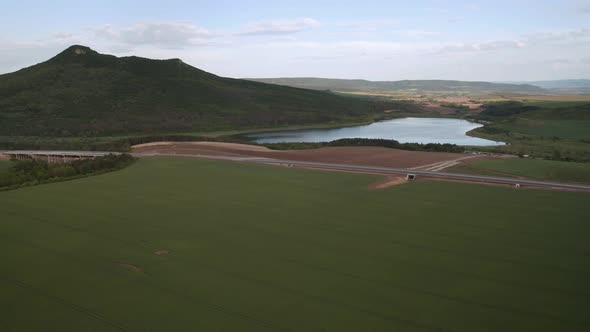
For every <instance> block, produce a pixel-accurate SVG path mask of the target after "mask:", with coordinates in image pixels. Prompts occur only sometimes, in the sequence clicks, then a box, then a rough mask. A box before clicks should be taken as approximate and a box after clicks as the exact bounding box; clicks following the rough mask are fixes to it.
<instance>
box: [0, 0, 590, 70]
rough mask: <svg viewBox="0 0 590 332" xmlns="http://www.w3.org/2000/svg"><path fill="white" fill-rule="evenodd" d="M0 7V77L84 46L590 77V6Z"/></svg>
mask: <svg viewBox="0 0 590 332" xmlns="http://www.w3.org/2000/svg"><path fill="white" fill-rule="evenodd" d="M0 8H1V11H2V19H0V73H8V72H12V71H15V70H18V69H20V68H23V67H26V66H30V65H33V64H36V63H39V62H42V61H45V60H47V59H49V58H50V57H52V56H54V55H56V54H57V53H59V52H60V51H62V50H64V49H65V48H67V47H68V46H71V45H74V44H79V45H85V46H89V47H91V48H92V49H94V50H96V51H98V52H100V53H108V54H114V55H117V56H129V55H137V56H142V57H148V58H157V59H167V58H181V59H182V60H183V61H184V62H185V63H188V64H190V65H192V66H195V67H198V68H200V69H203V70H206V71H209V72H212V73H215V74H217V75H221V76H227V77H236V78H245V77H249V78H254V77H257V78H262V77H329V78H347V79H368V80H402V79H455V80H475V81H533V80H553V79H571V78H590V1H581V0H579V1H578V0H554V1H543V0H536V1H532V0H530V1H529V0H512V1H504V0H496V1H483V0H464V1H451V0H414V1H396V0H388V1H370V0H366V1H358V0H356V1H345V0H339V1H321V0H316V1H309V0H297V1H281V0H274V1H266V0H257V1H249V0H242V1H226V0H217V1H198V0H197V1H180V0H167V1H161V0H160V1H151V0H143V1H125V0H118V1H111V0H102V1H79V0H78V1H66V0H53V1H30V0H19V1H9V0H0Z"/></svg>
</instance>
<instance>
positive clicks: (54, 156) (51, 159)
mask: <svg viewBox="0 0 590 332" xmlns="http://www.w3.org/2000/svg"><path fill="white" fill-rule="evenodd" d="M108 154H118V152H106V151H38V150H14V151H10V150H4V151H2V150H0V157H4V159H14V160H44V161H47V162H48V163H64V162H68V161H72V160H79V159H90V158H96V157H101V156H106V155H108Z"/></svg>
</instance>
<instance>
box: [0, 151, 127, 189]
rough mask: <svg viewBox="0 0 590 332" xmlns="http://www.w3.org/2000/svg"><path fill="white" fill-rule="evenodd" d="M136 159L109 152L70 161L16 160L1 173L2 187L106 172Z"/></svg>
mask: <svg viewBox="0 0 590 332" xmlns="http://www.w3.org/2000/svg"><path fill="white" fill-rule="evenodd" d="M135 159H136V158H134V157H132V156H131V155H129V154H118V155H115V154H109V155H106V156H102V157H96V158H93V159H80V160H74V161H71V162H68V163H48V162H46V161H43V160H35V159H30V160H20V161H14V165H12V167H10V169H9V170H8V171H7V172H4V173H0V189H12V188H17V187H20V186H24V185H34V184H40V183H47V182H55V181H61V180H64V179H68V178H76V177H81V176H88V175H91V174H99V173H104V172H108V171H113V170H117V169H121V168H124V167H126V166H129V165H131V164H132V163H133V162H134V161H135Z"/></svg>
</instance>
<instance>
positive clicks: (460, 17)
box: [447, 16, 465, 23]
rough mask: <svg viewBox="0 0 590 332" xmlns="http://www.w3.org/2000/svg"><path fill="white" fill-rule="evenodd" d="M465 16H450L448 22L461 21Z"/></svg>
mask: <svg viewBox="0 0 590 332" xmlns="http://www.w3.org/2000/svg"><path fill="white" fill-rule="evenodd" d="M464 20H465V17H462V16H455V17H450V18H449V19H447V22H449V23H459V22H461V21H464Z"/></svg>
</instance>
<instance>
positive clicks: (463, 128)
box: [247, 118, 504, 146]
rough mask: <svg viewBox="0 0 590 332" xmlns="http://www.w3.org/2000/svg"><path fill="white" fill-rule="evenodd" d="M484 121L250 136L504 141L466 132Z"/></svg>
mask: <svg viewBox="0 0 590 332" xmlns="http://www.w3.org/2000/svg"><path fill="white" fill-rule="evenodd" d="M481 126H482V125H481V124H479V123H475V122H470V121H466V120H460V119H440V118H403V119H394V120H386V121H380V122H375V123H372V124H369V125H364V126H356V127H347V128H334V129H310V130H295V131H278V132H269V133H254V134H249V135H247V137H250V138H252V139H254V140H255V141H256V142H257V143H292V142H329V141H334V140H337V139H342V138H382V139H394V140H396V141H399V142H400V143H423V144H425V143H449V144H457V145H480V146H491V145H503V144H504V143H502V142H495V141H490V140H486V139H482V138H477V137H470V136H467V135H465V133H466V132H468V131H470V130H472V129H475V128H478V127H481Z"/></svg>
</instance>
